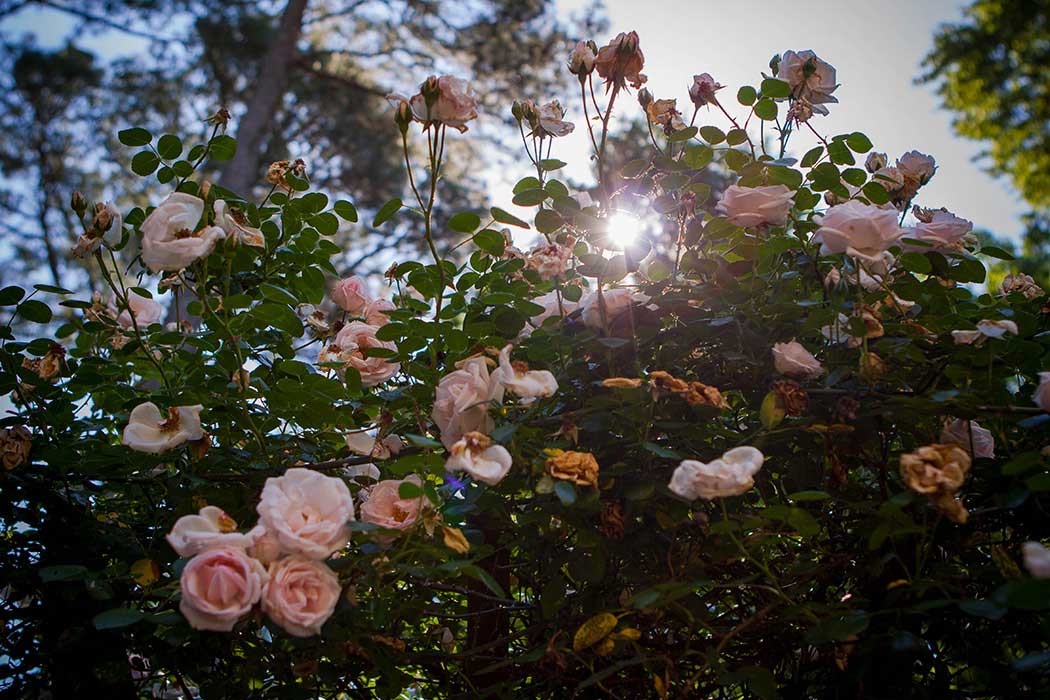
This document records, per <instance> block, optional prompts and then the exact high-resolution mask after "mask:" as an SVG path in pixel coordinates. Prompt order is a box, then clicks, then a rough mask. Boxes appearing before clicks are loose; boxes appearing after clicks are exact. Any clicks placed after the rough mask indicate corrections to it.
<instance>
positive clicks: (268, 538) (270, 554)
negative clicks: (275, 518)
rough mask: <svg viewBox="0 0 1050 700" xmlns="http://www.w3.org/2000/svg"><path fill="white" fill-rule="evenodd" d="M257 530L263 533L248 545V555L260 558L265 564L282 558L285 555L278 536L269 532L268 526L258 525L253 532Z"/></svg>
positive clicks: (267, 564)
mask: <svg viewBox="0 0 1050 700" xmlns="http://www.w3.org/2000/svg"><path fill="white" fill-rule="evenodd" d="M256 531H260V532H261V534H260V535H259V536H258V537H256V538H255V541H254V542H253V543H252V545H251V546H250V547H248V556H250V557H252V558H253V559H258V560H259V562H260V563H261V564H262V565H263V566H269V565H270V564H271V563H272V562H275V561H277V560H278V559H280V558H281V556H283V555H284V551H283V550H282V549H281V543H280V542H278V541H277V538H276V537H274V536H273V535H271V534H270V533H269V532H267V531H266V528H264V527H262V526H260V525H256V526H255V528H253V529H252V532H256Z"/></svg>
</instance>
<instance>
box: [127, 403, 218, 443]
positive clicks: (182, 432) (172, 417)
mask: <svg viewBox="0 0 1050 700" xmlns="http://www.w3.org/2000/svg"><path fill="white" fill-rule="evenodd" d="M203 408H204V407H203V406H201V405H200V404H197V405H194V406H173V407H171V408H169V409H168V415H167V416H166V417H165V416H163V415H161V412H160V409H159V408H157V405H156V404H155V403H152V402H150V401H147V402H146V403H140V404H139V405H138V406H136V407H135V408H133V409H132V410H131V415H130V416H129V419H128V425H127V427H125V428H124V434H123V439H122V442H123V444H124V445H127V446H128V447H130V448H131V449H133V450H136V451H137V452H149V453H153V454H160V453H162V452H167V451H168V450H170V449H173V448H175V447H178V446H179V445H181V444H183V443H184V442H188V441H190V440H200V439H201V438H203V437H204V429H203V428H201V410H202V409H203Z"/></svg>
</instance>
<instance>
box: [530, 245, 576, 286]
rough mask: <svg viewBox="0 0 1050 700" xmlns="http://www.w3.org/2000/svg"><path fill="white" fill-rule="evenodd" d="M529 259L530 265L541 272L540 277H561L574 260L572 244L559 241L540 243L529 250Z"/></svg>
mask: <svg viewBox="0 0 1050 700" xmlns="http://www.w3.org/2000/svg"><path fill="white" fill-rule="evenodd" d="M527 261H528V265H529V267H530V268H532V269H533V270H535V271H536V272H537V273H538V274H539V276H540V279H543V280H551V279H554V278H555V277H561V276H562V275H564V274H565V271H566V270H568V269H569V263H570V262H571V261H572V246H565V245H559V244H557V243H550V244H541V245H538V246H536V247H535V248H533V249H532V250H530V251H529V255H528V258H527Z"/></svg>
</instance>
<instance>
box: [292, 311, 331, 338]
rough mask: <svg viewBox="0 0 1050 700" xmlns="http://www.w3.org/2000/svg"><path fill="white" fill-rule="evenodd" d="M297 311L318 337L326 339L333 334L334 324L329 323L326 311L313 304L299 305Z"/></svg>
mask: <svg viewBox="0 0 1050 700" xmlns="http://www.w3.org/2000/svg"><path fill="white" fill-rule="evenodd" d="M295 310H296V311H297V312H298V313H299V317H300V318H302V319H303V321H305V322H306V325H308V326H310V330H312V331H313V332H314V333H315V334H316V335H317V336H319V337H322V338H324V337H327V336H328V335H330V334H331V332H332V324H330V323H329V322H328V316H327V315H326V314H325V312H324V311H321V310H320V309H318V308H317V307H316V306H314V305H313V304H299V306H297V307H296V309H295Z"/></svg>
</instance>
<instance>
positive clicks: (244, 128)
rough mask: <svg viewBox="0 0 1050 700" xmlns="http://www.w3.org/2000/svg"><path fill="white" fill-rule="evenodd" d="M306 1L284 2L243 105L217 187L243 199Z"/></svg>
mask: <svg viewBox="0 0 1050 700" xmlns="http://www.w3.org/2000/svg"><path fill="white" fill-rule="evenodd" d="M307 2H308V0H288V5H287V6H285V8H284V12H283V13H282V15H281V24H280V26H279V27H278V28H277V35H276V37H275V38H274V41H273V43H272V44H271V45H270V50H269V51H268V52H267V53H266V56H265V57H264V58H263V61H262V65H260V66H259V72H258V73H257V74H256V76H255V90H254V91H253V92H252V95H251V97H250V98H249V99H248V104H247V105H245V113H244V117H243V118H242V119H241V122H240V124H239V125H238V127H237V153H236V155H234V157H233V158H232V159H231V160H230V162H229V163H227V165H226V167H225V168H224V169H223V171H222V175H221V176H220V178H219V182H220V184H222V186H223V187H225V188H226V189H228V190H231V191H233V192H236V193H237V194H240V195H242V196H244V197H248V196H250V195H251V189H252V187H253V186H254V185H255V184H256V183H257V182H258V179H259V165H260V163H259V161H260V159H261V156H262V153H261V150H262V147H263V144H264V142H265V136H266V133H267V131H268V130H269V128H270V124H271V122H272V121H273V115H274V113H275V112H276V111H277V109H278V108H279V107H280V104H281V98H282V97H284V93H285V90H286V89H287V87H288V74H289V69H290V68H291V66H292V64H293V63H294V61H295V57H296V53H297V48H296V46H297V44H298V42H299V35H300V33H301V31H302V24H303V13H304V12H305V11H306V5H307Z"/></svg>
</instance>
